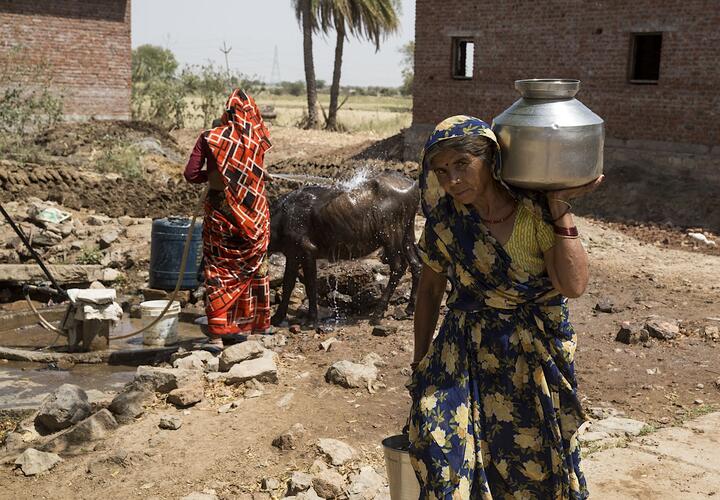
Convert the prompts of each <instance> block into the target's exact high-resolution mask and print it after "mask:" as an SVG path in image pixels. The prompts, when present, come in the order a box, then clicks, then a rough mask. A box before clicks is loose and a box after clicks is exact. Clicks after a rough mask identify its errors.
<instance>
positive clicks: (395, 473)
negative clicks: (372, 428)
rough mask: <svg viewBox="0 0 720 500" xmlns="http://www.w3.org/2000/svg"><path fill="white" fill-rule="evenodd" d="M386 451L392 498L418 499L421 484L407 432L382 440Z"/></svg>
mask: <svg viewBox="0 0 720 500" xmlns="http://www.w3.org/2000/svg"><path fill="white" fill-rule="evenodd" d="M382 445H383V451H384V452H385V468H386V469H387V475H388V482H389V483H390V498H391V499H392V500H418V498H420V484H419V483H418V480H417V477H415V470H414V469H413V466H412V464H411V463H410V454H409V453H408V448H409V446H410V442H409V441H408V437H407V436H406V435H405V434H398V435H396V436H390V437H389V438H385V439H384V440H383V442H382Z"/></svg>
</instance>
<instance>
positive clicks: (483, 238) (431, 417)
mask: <svg viewBox="0 0 720 500" xmlns="http://www.w3.org/2000/svg"><path fill="white" fill-rule="evenodd" d="M601 182H602V177H599V178H598V179H596V180H595V181H594V182H593V183H591V184H589V185H585V186H581V187H579V188H573V189H566V190H560V191H553V192H550V193H540V192H530V191H528V192H520V191H518V190H514V189H512V188H510V187H509V186H507V185H506V184H505V183H504V182H503V181H502V180H501V178H500V152H499V146H498V142H497V140H496V138H495V134H494V133H493V132H492V130H491V129H490V127H489V126H488V125H487V124H486V123H485V122H483V121H482V120H479V119H477V118H473V117H470V116H454V117H451V118H448V119H447V120H445V121H443V122H442V123H440V124H439V125H438V126H437V128H436V129H435V131H434V132H433V133H432V135H431V136H430V138H429V139H428V141H427V143H426V145H425V148H424V151H423V159H422V175H421V179H420V186H421V189H422V208H423V212H424V214H425V217H426V218H427V221H426V224H425V231H424V233H423V236H422V239H421V241H420V249H421V255H422V258H423V261H424V266H423V270H422V275H421V278H420V284H419V289H418V298H417V307H416V313H415V353H414V359H413V377H412V382H411V384H410V392H411V395H412V398H413V403H412V408H411V414H410V425H409V438H410V455H411V459H412V462H413V467H414V468H415V472H416V476H417V477H418V480H419V481H420V486H421V498H423V499H425V498H438V499H470V498H472V499H506V498H518V499H519V498H523V499H584V498H587V495H588V493H587V489H586V485H585V478H584V476H583V474H582V471H581V468H580V450H579V447H578V442H577V430H578V427H579V426H580V424H581V423H582V422H583V421H584V415H583V412H582V408H581V406H580V401H579V399H578V395H577V383H576V379H575V373H574V365H573V357H574V351H575V341H576V337H575V333H574V332H573V329H572V326H571V325H570V323H569V320H568V308H567V298H566V297H578V296H580V295H581V294H582V293H583V292H584V291H585V287H586V286H587V283H588V262H587V254H586V252H585V250H584V248H583V246H582V244H581V243H580V240H579V239H578V231H577V228H576V227H575V224H574V222H573V216H572V213H571V208H572V206H571V203H570V201H571V200H572V199H573V198H575V197H578V196H580V195H583V194H586V193H588V192H590V191H592V190H594V189H595V188H596V187H597V186H598V185H599V184H600V183H601ZM448 279H449V280H450V282H451V284H452V291H451V293H450V295H449V297H448V299H447V303H446V305H447V308H448V312H447V314H446V315H445V319H444V321H443V323H442V325H441V327H440V331H439V333H438V335H437V337H436V338H435V339H434V340H433V333H434V331H435V327H436V324H437V321H438V316H439V312H440V306H441V302H442V298H443V294H444V292H445V288H446V283H447V280H448Z"/></svg>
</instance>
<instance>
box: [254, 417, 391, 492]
mask: <svg viewBox="0 0 720 500" xmlns="http://www.w3.org/2000/svg"><path fill="white" fill-rule="evenodd" d="M304 434H305V430H304V428H303V427H302V425H301V424H295V425H294V426H292V427H291V428H290V429H288V430H287V431H285V432H284V433H282V434H281V435H280V436H278V437H276V438H275V439H274V440H273V446H275V447H277V448H279V449H280V450H283V451H286V450H289V449H294V448H296V447H297V446H298V444H299V440H300V439H301V438H302V436H303V435H304ZM314 448H315V452H316V453H317V454H318V458H317V459H316V460H315V461H314V462H313V464H312V466H311V467H310V469H309V470H308V471H293V472H292V473H291V474H290V478H289V479H288V480H287V482H285V483H283V482H281V481H279V480H277V479H275V478H265V479H263V481H262V488H263V490H264V491H267V492H269V493H270V494H271V495H272V496H273V498H277V497H278V496H281V497H282V498H295V499H303V500H312V499H317V498H347V499H349V500H380V499H389V498H390V494H389V490H388V487H387V480H386V479H385V476H384V471H381V472H382V473H378V471H377V470H376V469H375V468H374V467H372V466H371V465H368V464H361V463H358V459H359V458H360V454H359V453H358V452H357V450H355V449H354V448H353V447H352V446H350V445H348V444H347V443H344V442H342V441H338V440H337V439H330V438H322V439H319V440H318V441H317V442H316V443H315V445H314Z"/></svg>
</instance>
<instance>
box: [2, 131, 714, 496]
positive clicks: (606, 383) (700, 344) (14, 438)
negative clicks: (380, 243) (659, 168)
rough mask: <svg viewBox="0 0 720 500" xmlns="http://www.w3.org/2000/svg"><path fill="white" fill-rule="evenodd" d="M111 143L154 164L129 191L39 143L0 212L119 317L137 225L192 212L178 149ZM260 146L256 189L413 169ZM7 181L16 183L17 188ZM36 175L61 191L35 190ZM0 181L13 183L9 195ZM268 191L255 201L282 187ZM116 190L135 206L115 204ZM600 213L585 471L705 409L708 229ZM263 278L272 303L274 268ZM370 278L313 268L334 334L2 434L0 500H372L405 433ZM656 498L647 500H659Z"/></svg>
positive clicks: (406, 355) (399, 373) (580, 356)
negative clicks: (52, 216)
mask: <svg viewBox="0 0 720 500" xmlns="http://www.w3.org/2000/svg"><path fill="white" fill-rule="evenodd" d="M121 132H122V133H124V134H126V135H125V136H123V137H127V135H128V134H129V135H130V138H129V139H126V140H132V141H135V142H141V143H143V144H146V146H147V145H148V144H149V143H150V142H152V141H150V139H152V140H153V141H154V142H153V144H154V145H159V146H160V149H158V148H157V147H156V146H152V147H150V146H147V147H148V149H149V150H150V152H148V153H147V154H146V155H145V158H146V159H147V163H146V164H145V170H146V176H145V178H140V179H133V180H129V179H126V178H124V177H115V176H114V175H116V174H107V173H104V174H99V173H97V172H95V171H93V169H92V165H90V164H88V163H87V161H88V158H90V155H91V152H92V151H93V150H94V149H97V147H99V146H98V144H101V143H100V142H98V141H99V139H97V138H93V137H94V136H93V137H89V136H88V134H87V133H85V134H83V133H82V130H80V131H76V133H75V135H73V133H70V132H66V133H64V134H61V135H58V134H57V133H55V134H54V135H53V134H52V133H49V134H48V136H47V137H48V139H47V141H46V143H45V146H44V147H46V148H47V151H48V152H49V153H52V154H49V153H48V154H49V156H48V157H51V159H50V160H48V163H45V164H40V163H38V164H34V165H29V166H28V165H20V164H19V163H17V162H15V163H12V165H10V164H8V165H5V168H4V169H2V172H5V173H6V175H5V176H4V177H3V175H0V181H1V182H3V183H4V184H3V186H4V187H5V189H4V190H3V195H2V196H3V198H2V199H3V203H4V206H6V207H7V208H8V209H9V211H10V212H11V213H12V214H13V215H14V216H15V217H16V218H17V220H18V221H19V222H20V223H21V225H23V228H24V229H25V230H26V233H28V234H33V235H34V241H35V244H36V245H37V249H38V250H40V251H41V252H42V253H43V255H44V256H45V257H46V258H47V259H48V260H49V261H52V262H55V263H57V264H60V263H94V264H97V265H100V266H101V267H102V268H103V269H112V270H115V271H117V273H118V275H116V276H113V277H114V278H115V279H114V280H112V281H107V282H106V284H111V283H115V284H113V285H112V286H115V287H116V288H119V289H121V290H122V292H123V293H124V294H125V300H127V302H128V303H129V304H130V303H132V302H139V301H140V300H141V299H140V297H141V296H140V292H141V291H142V289H143V288H144V287H146V286H147V283H146V279H147V266H148V258H149V235H150V224H151V218H152V217H157V216H166V215H168V212H167V211H168V210H177V213H188V207H189V206H192V204H193V203H194V202H195V201H194V198H195V196H196V190H194V189H193V188H191V187H187V186H186V185H185V184H183V183H182V182H181V179H180V177H179V172H180V170H181V168H182V167H181V164H180V163H178V162H179V161H181V158H182V156H183V153H182V152H183V151H186V150H189V148H190V147H191V146H192V143H193V141H194V138H195V134H196V132H194V131H179V132H178V133H176V134H175V135H174V137H165V136H162V135H157V134H155V133H153V132H152V131H148V130H146V129H144V128H142V127H140V126H139V125H138V126H135V127H134V128H132V132H131V133H130V132H127V129H124V128H122V129H121V130H120V132H118V131H116V130H115V129H110V130H107V131H105V134H104V135H103V136H102V137H105V136H110V137H115V136H116V135H117V134H119V133H121ZM133 134H135V135H133ZM58 137H59V138H58ZM102 137H101V138H102ZM273 137H274V143H275V149H274V150H273V151H272V153H271V155H270V156H269V163H270V164H271V166H270V170H271V171H275V172H281V173H282V172H286V173H305V174H311V175H327V176H332V177H349V176H351V175H352V173H353V172H354V171H355V170H357V169H358V168H359V167H365V168H370V169H372V170H384V169H388V168H389V169H394V170H400V171H405V172H407V173H412V172H413V171H414V169H415V168H416V165H415V164H413V163H402V162H400V161H398V160H397V154H396V153H397V151H398V147H397V144H396V143H397V139H393V138H390V139H387V140H385V141H382V142H380V143H379V142H378V140H377V139H378V138H375V137H372V136H367V137H365V136H353V135H347V134H341V135H335V134H328V133H324V132H307V131H298V130H294V129H281V128H275V129H273ZM103 140H105V139H103ZM73 141H75V142H73ZM93 141H95V142H93ZM76 143H77V145H76V146H73V144H76ZM59 144H69V145H68V146H63V147H60V146H59ZM378 144H380V145H381V146H382V147H380V146H378ZM63 148H64V149H63ZM70 151H72V152H70ZM160 151H162V152H160ZM63 155H64V156H63ZM83 155H85V156H83ZM68 158H69V159H68ZM160 158H162V161H161V160H160ZM72 162H76V164H77V166H73V165H71V163H72ZM21 167H22V168H21ZM148 167H150V168H149V169H148ZM63 169H64V170H63ZM153 169H154V170H153ZM148 170H152V171H151V172H148ZM20 171H23V172H24V173H25V174H27V180H26V179H25V177H22V176H20V177H21V180H20V181H19V180H17V179H18V172H20ZM56 171H60V172H66V171H67V172H72V174H68V176H69V179H68V178H66V177H65V176H63V175H62V174H60V179H59V180H58V179H57V178H56V176H55V175H54V174H50V177H48V172H56ZM7 172H13V175H12V179H13V180H12V182H11V181H9V180H8V179H9V178H10V176H8V175H7ZM41 172H42V173H43V174H44V176H43V175H40V173H41ZM29 173H34V176H30V175H29ZM148 174H149V175H148ZM108 175H110V177H108ZM86 178H87V179H91V180H88V181H84V180H82V179H86ZM78 179H80V180H78ZM283 182H284V181H283ZM283 182H278V183H277V184H276V187H274V188H273V194H277V193H278V192H281V191H283V190H287V189H290V188H292V187H293V186H294V185H293V184H289V183H283ZM610 182H612V179H608V183H610ZM65 185H67V188H66V187H65ZM108 185H109V187H107V186H108ZM12 186H16V188H12ZM38 186H42V188H41V189H38ZM78 186H80V187H81V188H82V189H76V188H77V187H78ZM133 186H141V187H138V188H137V189H136V190H135V191H132V194H130V192H131V190H132V188H133ZM103 190H105V191H103ZM63 193H66V194H65V195H63ZM30 194H32V195H33V196H34V197H35V199H31V198H29V195H30ZM134 196H136V197H137V198H133V197H134ZM73 200H75V201H73ZM88 200H89V201H88ZM8 201H12V202H11V203H6V202H8ZM49 202H54V203H55V205H52V203H49ZM593 203H599V202H598V201H593ZM48 207H54V208H57V209H60V210H62V211H64V212H68V213H70V214H71V218H70V219H69V220H68V221H64V222H63V223H61V224H59V225H53V224H52V223H47V222H43V221H39V220H38V218H37V215H38V213H40V212H41V211H42V210H43V209H47V208H48ZM613 210H616V208H614V209H613ZM601 212H602V211H601V210H598V214H602V215H603V216H604V217H605V219H602V220H601V219H599V218H597V217H595V218H587V219H585V218H580V219H579V228H580V231H581V233H582V237H583V242H584V243H585V245H586V247H587V248H588V251H589V252H590V258H591V271H592V280H591V283H590V286H589V288H588V291H587V293H586V294H585V295H584V296H583V297H581V298H580V299H577V300H573V301H572V303H571V314H572V320H573V324H574V325H575V328H576V330H577V332H578V335H579V341H578V350H577V372H578V379H579V384H580V391H581V393H582V396H583V400H584V404H585V406H586V408H587V409H588V411H589V413H590V415H591V416H592V417H593V418H594V419H595V420H597V421H601V422H602V423H600V424H597V425H596V424H593V426H590V427H589V428H587V429H585V434H584V438H583V439H584V440H585V442H586V443H585V453H586V455H590V456H591V457H592V455H594V454H596V453H607V452H606V451H601V450H603V449H606V448H613V447H615V446H617V445H618V444H620V445H623V444H624V443H625V442H626V440H627V435H628V433H629V434H648V433H650V434H652V433H653V432H655V431H656V430H658V429H660V428H663V427H672V426H675V425H679V424H681V423H683V422H686V421H688V420H689V419H692V418H694V417H697V416H700V415H702V414H705V413H709V412H712V411H714V410H717V409H719V408H720V368H719V367H720V363H719V362H720V349H719V346H720V333H719V331H718V328H719V327H720V298H719V295H718V291H720V265H718V264H720V254H719V253H718V250H717V246H716V245H713V244H712V243H708V242H707V241H714V240H715V239H716V237H715V234H717V232H718V230H719V229H720V228H717V227H713V226H712V225H709V224H708V223H707V222H706V221H704V220H697V222H695V223H694V224H693V226H695V227H691V226H689V225H688V226H682V227H677V226H673V225H672V224H666V222H667V221H664V220H657V221H655V222H647V221H645V222H642V223H640V222H636V221H635V222H634V221H633V220H627V219H636V218H635V217H633V216H629V217H628V218H626V219H620V218H617V217H615V218H614V217H609V216H608V215H607V212H602V213H601ZM636 220H638V219H636ZM96 223H99V224H96ZM421 223H422V221H421V220H420V219H418V229H420V227H421ZM59 226H63V227H59ZM691 233H692V234H691ZM698 235H702V237H701V236H698ZM45 241H47V242H48V244H43V243H44V242H45ZM0 242H1V243H2V246H3V247H4V249H3V250H2V253H0V263H3V264H7V263H22V262H28V259H29V255H27V253H26V252H24V251H23V250H22V248H21V246H20V245H19V244H18V241H17V240H16V239H14V238H13V236H12V234H11V233H10V232H9V228H8V227H7V225H6V224H3V225H0ZM273 263H274V268H275V280H274V283H275V284H276V285H277V284H279V280H278V273H279V272H280V271H281V269H282V259H280V258H279V257H274V258H273ZM384 267H385V266H383V265H382V263H381V262H380V261H379V260H377V259H376V258H373V257H372V256H371V257H370V258H369V259H366V260H365V261H362V262H356V263H354V264H352V265H348V264H347V263H343V264H322V265H321V272H320V275H321V283H322V282H324V283H325V285H321V286H325V288H326V289H325V290H321V291H322V292H328V291H329V290H330V289H333V292H335V294H334V297H335V299H336V300H335V301H333V302H332V303H331V302H330V301H324V307H326V309H324V312H325V314H326V315H331V314H332V313H333V311H332V310H331V309H330V308H331V307H332V306H335V307H339V312H340V313H341V315H342V316H344V317H346V319H345V320H344V321H342V322H340V323H332V322H329V323H327V324H325V326H323V327H322V328H320V329H319V330H314V329H310V328H307V327H302V328H299V327H296V326H292V327H290V326H288V327H286V328H280V329H279V330H278V332H277V335H276V337H275V338H274V340H273V341H272V342H270V341H268V340H265V342H266V343H265V344H262V343H260V344H258V343H257V342H245V343H243V344H239V345H238V346H236V347H233V348H230V349H228V350H227V351H225V353H223V354H222V355H210V354H207V353H202V352H191V351H187V352H185V353H183V354H182V355H178V356H177V359H174V360H173V363H174V365H175V366H176V368H172V366H171V365H167V366H166V367H164V368H163V367H158V368H151V367H148V368H139V369H138V371H137V373H136V375H135V380H134V381H133V382H132V383H130V384H128V385H127V386H125V388H124V389H122V391H121V392H120V394H119V395H118V396H115V395H112V396H108V398H107V400H105V401H102V400H101V401H96V402H94V403H92V404H91V403H88V402H84V399H83V395H82V391H80V390H77V389H73V388H67V387H66V388H65V389H63V391H61V393H59V394H58V397H56V399H55V400H54V401H48V402H47V404H46V405H47V406H48V408H46V409H45V411H44V413H43V410H41V411H40V414H39V415H42V416H39V417H36V416H34V415H32V416H31V417H30V418H29V419H28V420H26V421H25V422H23V423H20V424H18V423H16V422H12V423H7V422H6V424H5V426H6V428H7V429H6V430H7V431H10V432H9V434H7V437H6V438H5V455H4V456H5V459H6V460H7V462H6V465H5V466H3V467H2V468H0V484H3V487H4V489H3V491H1V492H0V498H25V497H27V496H28V494H30V496H32V497H38V498H40V497H50V496H52V497H54V498H66V497H67V498H69V497H73V498H78V497H79V498H93V497H95V496H96V494H97V491H98V490H100V489H101V490H102V491H103V492H104V493H103V494H107V495H110V496H112V497H116V498H133V497H138V496H142V497H146V498H162V499H165V498H168V499H170V498H173V499H174V498H182V497H185V496H186V495H190V494H191V493H193V492H195V493H196V496H195V497H191V498H213V496H212V495H217V496H218V497H220V498H248V499H249V498H272V497H282V496H283V495H286V494H294V493H299V495H298V496H299V497H301V498H315V497H313V496H312V493H310V488H311V487H312V490H313V491H314V492H315V493H316V494H319V495H320V496H321V497H324V498H332V497H334V496H337V494H338V491H342V494H343V495H346V496H347V497H349V498H358V499H359V498H367V499H372V498H387V496H386V495H387V490H386V487H385V484H384V481H385V478H384V475H385V473H384V470H383V458H382V449H381V447H380V446H379V443H380V441H381V439H382V438H384V437H387V436H388V435H391V434H394V433H397V432H398V431H399V430H400V429H401V428H402V426H403V424H404V420H405V417H406V414H407V409H408V405H409V398H408V396H407V395H406V391H405V389H404V384H405V382H406V381H407V376H408V365H409V361H410V358H411V354H412V323H411V320H409V319H408V318H405V317H404V314H403V313H402V309H403V307H404V303H405V302H406V300H407V298H406V296H407V293H408V282H407V281H408V277H406V278H405V282H404V283H403V284H402V285H401V286H400V288H399V290H398V292H397V293H396V296H395V298H394V300H393V304H392V305H391V307H390V311H389V314H388V317H387V319H386V320H385V322H384V326H385V327H386V328H385V329H384V330H379V331H375V332H374V333H375V334H373V331H374V328H373V327H372V326H370V325H369V323H368V319H367V317H366V316H365V314H366V313H367V310H368V307H369V306H371V305H372V301H373V299H374V298H376V297H377V294H378V291H379V289H380V287H381V286H382V284H384V282H385V280H386V273H387V271H386V270H385V269H384ZM335 283H337V285H336V284H335ZM331 284H332V286H331ZM6 295H7V296H6V297H5V298H2V297H0V300H1V301H4V302H5V304H2V305H1V306H0V307H4V308H8V309H9V308H16V307H17V306H16V305H14V304H13V301H14V300H16V299H17V296H16V295H15V294H13V293H7V294H6ZM323 295H324V296H327V295H328V294H327V293H323ZM338 299H339V300H338ZM188 300H190V301H192V300H194V299H191V298H190V297H188ZM199 306H200V304H196V305H195V306H194V307H195V308H196V309H195V310H198V309H201V308H200V307H199ZM305 307H306V301H305V300H304V294H303V293H302V287H301V286H299V287H298V291H297V292H296V294H295V297H294V299H293V306H292V307H291V311H290V319H291V322H290V324H291V325H294V324H295V323H298V324H300V323H301V322H302V321H301V319H302V318H301V316H302V312H303V310H304V308H305ZM0 338H1V337H0ZM258 340H259V341H261V340H262V339H258ZM268 342H270V343H268ZM1 343H2V342H0V344H1ZM218 370H219V371H218ZM253 380H254V381H253ZM347 386H350V387H347ZM83 389H89V388H87V387H84V388H83ZM608 418H610V420H609V421H608V420H607V419H608ZM88 419H89V420H88ZM613 419H615V420H613ZM618 419H620V420H619V421H618ZM625 419H627V420H628V421H626V420H625ZM61 427H64V428H61ZM118 427H119V430H118ZM68 429H69V430H68ZM40 434H44V435H40ZM328 440H337V441H340V443H337V442H335V441H328ZM28 446H32V447H34V448H36V449H37V450H39V451H42V452H46V453H50V454H56V455H58V457H57V458H56V457H55V456H53V455H49V456H45V455H41V456H38V455H36V454H34V452H29V453H28V455H27V456H25V457H23V462H22V464H20V465H18V466H16V465H15V464H14V462H15V460H16V459H17V458H18V456H19V455H20V452H21V451H22V449H23V448H26V447H28ZM58 458H62V461H57V460H58ZM25 459H27V460H25ZM38 460H40V462H38ZM43 460H49V462H45V466H48V465H49V464H51V463H53V462H56V463H54V464H53V465H52V468H51V469H50V470H49V471H47V472H42V473H40V474H34V473H32V472H33V470H32V468H31V467H32V466H33V464H35V466H38V467H40V468H44V467H45V466H43V465H42V463H43ZM591 460H592V458H591ZM38 464H39V465H38ZM37 470H38V469H36V470H35V472H37ZM26 476H27V477H26ZM718 481H720V479H718ZM674 484H675V487H677V483H674ZM211 490H212V491H211ZM603 491H605V490H603ZM638 491H640V490H638ZM648 491H651V490H646V491H645V493H643V492H642V491H640V492H639V493H638V492H632V491H631V490H628V493H627V494H626V496H622V497H619V498H649V497H648V496H647V494H648V493H647V492H648ZM203 492H204V493H203ZM672 492H673V490H668V491H667V493H668V495H667V496H654V497H655V498H677V497H676V496H672ZM705 493H706V494H712V493H711V492H710V490H708V491H706V492H705ZM203 494H204V495H207V496H206V497H202V496H201V495H203ZM643 495H645V496H643Z"/></svg>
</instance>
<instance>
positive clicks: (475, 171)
mask: <svg viewBox="0 0 720 500" xmlns="http://www.w3.org/2000/svg"><path fill="white" fill-rule="evenodd" d="M430 170H432V171H433V172H434V173H435V175H436V176H437V179H438V182H440V185H441V186H442V188H443V189H444V190H445V192H446V193H448V194H449V195H450V196H452V197H453V198H454V199H456V200H457V201H459V202H460V203H464V204H466V205H469V204H471V203H473V202H475V201H477V200H478V198H479V197H480V196H481V195H482V193H483V191H484V190H485V188H486V187H487V185H488V183H490V182H492V174H491V173H490V167H489V166H488V165H487V163H486V162H485V161H484V160H482V159H481V158H478V157H477V156H474V155H471V154H470V153H465V152H461V151H456V150H453V149H444V150H441V151H439V152H438V153H437V154H436V155H435V156H434V157H433V158H432V160H431V161H430Z"/></svg>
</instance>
